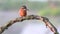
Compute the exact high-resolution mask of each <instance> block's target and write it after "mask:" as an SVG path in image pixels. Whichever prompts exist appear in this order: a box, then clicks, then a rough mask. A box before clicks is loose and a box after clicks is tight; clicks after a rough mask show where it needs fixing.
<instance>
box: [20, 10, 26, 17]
mask: <svg viewBox="0 0 60 34" xmlns="http://www.w3.org/2000/svg"><path fill="white" fill-rule="evenodd" d="M19 14H20V16H21V17H24V16H26V15H27V12H26V10H23V9H20V11H19Z"/></svg>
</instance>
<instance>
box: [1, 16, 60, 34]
mask: <svg viewBox="0 0 60 34" xmlns="http://www.w3.org/2000/svg"><path fill="white" fill-rule="evenodd" d="M31 19H36V20H41V21H43V22H44V23H45V24H46V27H49V28H50V30H51V31H52V32H53V33H54V34H59V33H58V31H57V29H56V28H55V26H54V25H53V24H52V23H50V21H49V19H48V18H46V17H42V16H37V15H28V16H26V17H18V18H16V19H14V20H10V21H9V22H8V23H7V24H5V25H3V26H1V27H0V34H2V33H3V32H4V31H5V30H6V29H8V27H10V26H11V25H13V24H14V23H17V22H22V21H24V20H31Z"/></svg>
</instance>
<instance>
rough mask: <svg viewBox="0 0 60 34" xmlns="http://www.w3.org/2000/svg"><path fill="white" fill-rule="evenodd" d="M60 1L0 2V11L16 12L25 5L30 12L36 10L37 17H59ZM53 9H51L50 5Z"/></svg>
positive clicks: (16, 0) (20, 0) (8, 0)
mask: <svg viewBox="0 0 60 34" xmlns="http://www.w3.org/2000/svg"><path fill="white" fill-rule="evenodd" d="M59 3H60V1H49V0H47V1H34V0H33V1H32V0H0V10H18V9H19V8H20V6H22V5H27V6H28V8H30V9H32V10H37V11H38V15H41V16H46V15H52V16H57V15H60V4H59ZM52 4H53V6H54V7H51V6H50V5H52Z"/></svg>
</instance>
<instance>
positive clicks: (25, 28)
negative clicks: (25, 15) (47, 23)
mask: <svg viewBox="0 0 60 34" xmlns="http://www.w3.org/2000/svg"><path fill="white" fill-rule="evenodd" d="M22 5H26V6H27V8H28V9H29V11H27V12H28V15H31V14H33V15H39V16H44V17H47V18H48V19H49V20H50V21H51V23H52V24H53V25H54V26H55V27H56V28H57V30H58V32H59V33H60V0H0V26H2V25H4V24H6V23H8V21H10V20H13V19H15V18H17V17H20V16H19V9H20V7H21V6H22ZM3 34H53V33H52V32H51V31H50V29H49V28H46V26H45V24H44V22H42V21H40V20H25V21H23V22H18V23H15V24H13V25H12V26H11V27H9V28H8V29H7V30H5V31H4V32H3Z"/></svg>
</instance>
